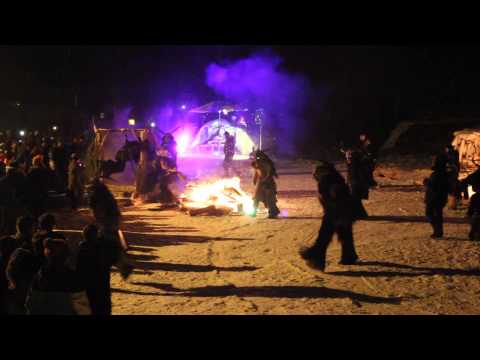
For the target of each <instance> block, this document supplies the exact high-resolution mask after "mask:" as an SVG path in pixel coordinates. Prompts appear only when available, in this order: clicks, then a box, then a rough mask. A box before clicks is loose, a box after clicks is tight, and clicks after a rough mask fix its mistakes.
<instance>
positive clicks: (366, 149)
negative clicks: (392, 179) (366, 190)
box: [358, 134, 378, 187]
mask: <svg viewBox="0 0 480 360" xmlns="http://www.w3.org/2000/svg"><path fill="white" fill-rule="evenodd" d="M358 149H359V150H360V152H361V153H362V155H363V161H364V164H365V167H366V171H367V174H368V180H369V185H370V186H373V187H374V186H377V185H378V184H377V182H376V181H375V179H374V176H373V172H374V170H375V166H376V162H377V160H376V156H375V152H374V149H373V145H372V142H371V141H370V139H369V138H368V136H367V135H366V134H360V143H359V146H358Z"/></svg>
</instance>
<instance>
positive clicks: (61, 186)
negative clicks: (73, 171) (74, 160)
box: [50, 141, 68, 192]
mask: <svg viewBox="0 0 480 360" xmlns="http://www.w3.org/2000/svg"><path fill="white" fill-rule="evenodd" d="M50 157H51V160H52V164H53V171H54V172H55V179H56V188H57V191H58V192H63V191H65V188H66V187H67V172H68V154H67V150H66V149H65V146H64V145H63V142H62V141H58V142H57V144H56V145H55V147H54V148H53V149H52V152H51V156H50Z"/></svg>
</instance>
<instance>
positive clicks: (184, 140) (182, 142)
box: [177, 132, 191, 154]
mask: <svg viewBox="0 0 480 360" xmlns="http://www.w3.org/2000/svg"><path fill="white" fill-rule="evenodd" d="M190 140H191V136H190V134H189V133H188V132H185V133H183V134H181V135H180V136H179V137H178V139H177V151H178V153H179V154H184V153H185V152H186V151H187V149H188V146H189V145H190V142H191V141H190Z"/></svg>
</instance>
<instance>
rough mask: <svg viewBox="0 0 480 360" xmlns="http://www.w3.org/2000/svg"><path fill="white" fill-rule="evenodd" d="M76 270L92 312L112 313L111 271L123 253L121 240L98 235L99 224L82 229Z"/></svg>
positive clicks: (99, 313)
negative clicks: (120, 244)
mask: <svg viewBox="0 0 480 360" xmlns="http://www.w3.org/2000/svg"><path fill="white" fill-rule="evenodd" d="M83 237H84V241H82V242H81V243H80V247H79V252H78V261H77V272H78V274H79V277H80V279H81V281H82V283H83V285H84V287H85V289H86V291H87V296H88V301H89V303H90V307H91V309H92V314H93V315H111V314H112V299H111V288H110V272H111V268H112V266H114V265H115V263H116V261H117V259H118V257H119V255H120V252H121V251H122V249H121V248H120V246H119V244H118V242H112V241H109V240H108V238H102V237H99V234H98V227H97V226H95V225H93V224H91V225H88V226H87V227H85V228H84V229H83Z"/></svg>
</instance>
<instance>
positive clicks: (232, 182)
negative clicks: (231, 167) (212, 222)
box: [180, 178, 254, 216]
mask: <svg viewBox="0 0 480 360" xmlns="http://www.w3.org/2000/svg"><path fill="white" fill-rule="evenodd" d="M180 201H181V210H183V211H185V212H188V213H189V214H190V215H191V216H200V215H207V216H225V215H230V214H245V215H249V214H251V213H252V212H253V210H254V209H253V200H252V198H251V197H250V196H249V195H247V194H246V193H245V192H243V191H242V189H241V187H240V179H239V178H232V179H220V180H215V181H210V182H202V183H192V184H189V185H188V186H187V189H186V191H185V193H184V194H183V195H182V196H181V198H180Z"/></svg>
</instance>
